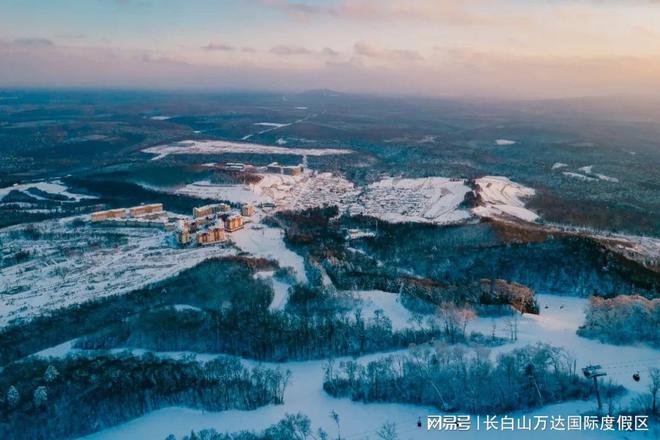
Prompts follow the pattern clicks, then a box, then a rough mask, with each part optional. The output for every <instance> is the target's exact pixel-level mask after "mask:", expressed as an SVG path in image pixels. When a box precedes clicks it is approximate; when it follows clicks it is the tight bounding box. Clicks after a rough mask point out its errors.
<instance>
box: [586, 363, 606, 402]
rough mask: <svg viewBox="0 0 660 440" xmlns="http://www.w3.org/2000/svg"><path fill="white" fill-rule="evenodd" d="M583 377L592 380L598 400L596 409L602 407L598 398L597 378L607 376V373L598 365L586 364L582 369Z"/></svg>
mask: <svg viewBox="0 0 660 440" xmlns="http://www.w3.org/2000/svg"><path fill="white" fill-rule="evenodd" d="M582 373H583V374H584V377H586V378H587V379H593V380H594V390H595V392H596V399H597V400H598V411H600V410H602V409H603V404H602V402H601V400H600V391H599V390H598V378H599V377H601V376H607V373H606V372H604V371H603V370H602V367H601V366H600V365H587V366H586V367H584V368H583V369H582Z"/></svg>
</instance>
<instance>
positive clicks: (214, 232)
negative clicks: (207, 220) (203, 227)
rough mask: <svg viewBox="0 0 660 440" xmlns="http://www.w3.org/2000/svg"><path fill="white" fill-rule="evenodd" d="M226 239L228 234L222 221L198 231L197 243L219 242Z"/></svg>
mask: <svg viewBox="0 0 660 440" xmlns="http://www.w3.org/2000/svg"><path fill="white" fill-rule="evenodd" d="M226 239H227V236H226V235H225V228H224V226H223V224H222V222H219V223H217V224H216V225H215V226H213V227H211V228H209V229H208V230H207V231H204V232H198V233H197V244H199V245H205V244H213V243H218V242H221V241H225V240H226Z"/></svg>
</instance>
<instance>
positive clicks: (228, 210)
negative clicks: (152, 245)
mask: <svg viewBox="0 0 660 440" xmlns="http://www.w3.org/2000/svg"><path fill="white" fill-rule="evenodd" d="M254 213H255V209H254V206H252V205H250V204H244V205H242V206H241V208H240V212H239V211H237V210H233V209H232V207H231V206H229V205H227V204H226V203H217V204H213V205H204V206H197V207H194V208H193V210H192V217H188V216H181V215H178V216H177V215H170V214H168V213H167V212H166V211H164V210H163V205H162V203H154V204H150V205H139V206H134V207H131V208H119V209H109V210H106V211H97V212H94V213H92V215H91V221H92V223H99V224H103V225H113V226H150V227H160V228H163V229H165V230H169V231H173V232H174V236H175V239H176V242H177V243H178V244H179V245H188V244H190V243H192V242H195V243H196V244H198V245H206V244H213V243H220V242H223V241H225V240H227V235H226V233H228V232H230V233H231V232H235V231H238V230H239V229H243V227H244V224H245V219H246V217H252V216H253V215H254Z"/></svg>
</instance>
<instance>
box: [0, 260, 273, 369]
mask: <svg viewBox="0 0 660 440" xmlns="http://www.w3.org/2000/svg"><path fill="white" fill-rule="evenodd" d="M263 264H264V262H253V261H252V260H250V259H247V258H227V259H214V260H207V261H205V262H203V263H201V264H199V265H197V266H195V267H193V268H191V269H188V270H185V271H183V272H181V273H180V274H179V275H177V276H176V277H173V278H170V279H168V280H165V281H162V282H159V283H155V284H154V285H151V286H148V287H145V288H142V289H138V290H135V291H133V292H130V293H127V294H124V295H114V296H108V297H105V298H101V299H98V300H93V301H88V302H85V303H81V304H76V305H73V306H71V307H67V308H64V309H59V310H55V311H53V312H52V313H49V314H47V315H41V316H38V317H36V318H33V319H31V320H30V321H27V322H24V321H18V322H13V323H11V324H10V325H8V326H5V327H4V328H3V329H2V330H0V365H6V364H8V363H9V362H12V361H14V360H17V359H20V358H22V357H25V356H27V355H29V354H32V353H35V352H37V351H40V350H43V349H45V348H48V347H52V346H54V345H58V344H61V343H63V342H66V341H68V340H71V339H74V338H77V337H79V336H80V335H83V334H89V333H93V332H95V331H97V330H99V329H101V328H103V327H105V326H108V325H112V324H113V323H117V322H120V321H121V320H123V319H125V318H127V317H129V316H132V315H134V314H136V313H139V312H141V311H145V310H149V309H151V308H154V307H158V306H164V305H168V304H190V305H192V306H195V307H202V308H208V309H220V308H222V307H225V306H226V305H227V304H229V303H231V302H232V301H238V300H239V299H240V301H242V302H244V303H245V301H252V300H254V301H257V302H259V301H260V302H262V303H265V302H268V303H270V299H268V298H272V294H273V292H272V289H271V288H270V287H269V286H268V285H267V284H266V283H265V282H264V281H263V280H260V279H255V278H254V277H253V276H252V275H253V273H254V270H255V269H254V268H257V267H262V265H263ZM249 305H250V304H249V302H248V303H246V307H249Z"/></svg>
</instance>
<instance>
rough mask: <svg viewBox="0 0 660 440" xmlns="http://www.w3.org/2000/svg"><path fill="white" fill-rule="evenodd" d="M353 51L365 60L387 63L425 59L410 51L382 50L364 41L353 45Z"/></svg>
mask: <svg viewBox="0 0 660 440" xmlns="http://www.w3.org/2000/svg"><path fill="white" fill-rule="evenodd" d="M353 51H354V52H355V54H356V55H358V56H361V57H365V58H377V59H381V60H386V61H395V62H399V61H408V62H414V61H420V60H422V59H424V58H423V57H422V55H421V54H420V53H419V52H417V51H415V50H409V49H381V48H378V47H376V46H373V45H371V44H368V43H365V42H364V41H358V42H357V43H355V44H354V45H353Z"/></svg>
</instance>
